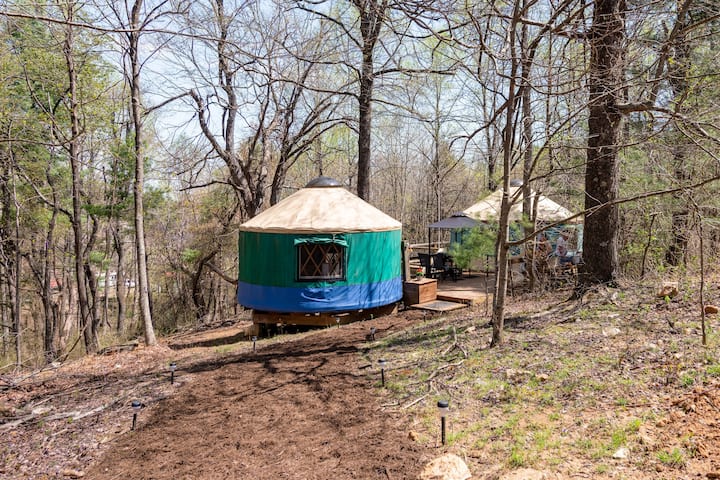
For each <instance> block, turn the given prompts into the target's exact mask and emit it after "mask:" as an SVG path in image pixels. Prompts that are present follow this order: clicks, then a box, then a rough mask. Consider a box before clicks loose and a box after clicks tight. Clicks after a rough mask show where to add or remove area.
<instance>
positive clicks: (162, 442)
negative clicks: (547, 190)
mask: <svg viewBox="0 0 720 480" xmlns="http://www.w3.org/2000/svg"><path fill="white" fill-rule="evenodd" d="M685 288H688V289H689V287H683V286H681V288H680V294H679V295H678V296H677V297H676V298H675V299H672V300H668V299H662V298H658V297H657V296H656V293H655V286H653V285H648V286H642V285H637V284H635V285H632V286H627V287H626V288H623V289H617V290H616V289H601V290H599V291H597V292H593V293H589V294H588V295H586V296H585V298H584V299H583V301H582V302H578V301H572V302H570V301H565V299H566V298H567V297H568V294H569V292H568V291H561V292H554V293H552V294H544V295H529V294H527V295H523V296H516V297H514V298H511V299H510V301H509V304H508V317H507V322H506V325H505V327H506V330H505V333H506V340H505V342H504V343H503V344H502V345H500V346H498V347H493V348H490V347H489V340H490V328H489V323H488V319H487V318H486V317H485V316H484V313H485V312H484V308H482V309H480V308H478V309H473V308H469V309H464V310H460V311H457V312H454V313H452V314H448V315H430V314H429V313H427V312H423V311H419V310H405V311H401V312H400V313H398V314H397V315H392V316H387V317H382V318H377V319H374V320H372V321H366V322H357V323H354V324H349V325H343V326H340V327H331V328H326V329H321V330H315V331H311V332H305V333H298V334H292V335H291V334H285V335H279V336H276V337H273V338H269V339H261V340H258V341H257V343H256V349H255V350H253V344H252V342H250V341H248V340H247V339H245V338H244V337H243V335H242V328H243V325H242V324H240V323H238V324H235V325H232V326H227V327H222V328H217V329H213V330H205V331H201V332H194V333H189V334H183V335H176V336H173V337H169V338H165V339H163V340H162V344H161V345H159V346H156V347H142V346H141V347H138V348H136V349H135V350H133V351H127V352H119V353H115V354H111V355H96V356H89V357H85V358H83V359H81V360H77V361H73V362H67V363H66V364H63V365H59V366H55V367H52V368H47V369H45V370H43V371H38V372H26V373H23V374H13V375H10V374H3V375H1V376H0V434H1V438H2V442H0V478H3V479H5V478H7V479H25V478H29V479H54V478H81V477H83V478H90V479H100V480H109V479H120V478H122V479H126V478H131V479H135V480H138V479H148V480H149V479H155V480H166V479H227V478H236V479H282V478H287V479H347V478H356V479H368V480H371V479H385V480H387V479H390V480H398V479H414V478H417V476H418V473H419V472H420V471H421V469H422V467H423V465H425V464H426V463H427V462H429V461H430V460H432V459H433V458H435V457H437V456H439V455H441V454H442V453H446V452H451V453H455V454H457V455H459V456H460V457H461V458H463V459H464V460H465V462H466V463H467V464H468V466H469V468H470V471H471V472H472V474H473V477H472V478H476V479H488V480H489V479H510V478H514V479H519V478H546V479H575V478H593V479H605V478H607V479H610V478H617V479H620V478H624V479H640V480H643V479H661V478H666V479H690V478H720V391H719V388H720V358H719V357H720V355H719V352H718V343H719V342H720V338H719V337H718V335H717V332H718V329H720V322H718V318H717V316H708V317H707V318H706V326H707V329H706V330H707V332H708V336H707V338H708V342H707V343H708V345H707V346H703V345H702V344H701V334H700V332H701V323H700V315H699V314H698V312H699V306H698V305H697V303H696V302H692V301H691V300H689V299H690V298H692V297H694V296H696V295H693V294H692V292H690V291H688V290H685ZM709 295H710V296H711V297H713V296H715V297H720V290H718V289H717V287H714V290H713V291H711V292H709ZM714 303H715V304H718V303H720V299H715V300H714ZM370 327H375V328H376V329H377V333H376V338H375V340H373V339H371V338H369V336H368V332H369V328H370ZM380 358H383V359H386V360H387V361H388V363H387V366H386V370H385V385H384V386H383V385H382V382H381V374H380V372H379V370H378V360H379V359H380ZM171 361H173V362H176V363H177V365H178V369H177V371H176V372H175V374H174V376H173V383H171V381H170V373H169V371H168V364H169V362H171ZM439 399H445V400H448V401H449V402H450V414H449V417H448V420H447V425H448V429H447V442H446V445H441V443H440V432H439V430H440V428H439V420H438V417H437V412H436V410H437V409H436V403H437V401H438V400H439ZM133 400H138V401H141V402H142V404H143V408H142V409H141V410H140V411H139V412H138V413H137V417H136V425H135V429H134V430H132V422H133V412H132V409H131V407H130V405H131V402H132V401H133ZM513 475H514V476H513ZM533 475H534V476H533Z"/></svg>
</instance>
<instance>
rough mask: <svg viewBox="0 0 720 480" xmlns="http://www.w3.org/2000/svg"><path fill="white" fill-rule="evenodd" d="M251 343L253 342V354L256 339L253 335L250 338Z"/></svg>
mask: <svg viewBox="0 0 720 480" xmlns="http://www.w3.org/2000/svg"><path fill="white" fill-rule="evenodd" d="M252 342H253V352H254V351H255V342H257V337H256V336H255V335H253V337H252Z"/></svg>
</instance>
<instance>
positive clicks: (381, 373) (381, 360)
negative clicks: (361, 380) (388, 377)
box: [378, 358, 387, 387]
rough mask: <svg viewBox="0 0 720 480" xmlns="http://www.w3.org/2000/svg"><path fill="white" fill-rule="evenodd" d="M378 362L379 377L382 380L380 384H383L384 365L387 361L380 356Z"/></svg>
mask: <svg viewBox="0 0 720 480" xmlns="http://www.w3.org/2000/svg"><path fill="white" fill-rule="evenodd" d="M378 363H379V364H380V379H381V381H382V386H383V387H384V386H385V366H386V365H387V362H386V361H385V359H383V358H381V359H380V360H378Z"/></svg>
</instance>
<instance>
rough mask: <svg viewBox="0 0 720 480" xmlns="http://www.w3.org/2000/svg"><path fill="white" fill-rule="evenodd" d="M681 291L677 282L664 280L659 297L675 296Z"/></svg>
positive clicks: (658, 293)
mask: <svg viewBox="0 0 720 480" xmlns="http://www.w3.org/2000/svg"><path fill="white" fill-rule="evenodd" d="M678 293H679V291H678V283H677V282H663V284H662V287H660V290H658V292H657V296H658V298H665V297H668V298H674V297H676V296H677V294H678Z"/></svg>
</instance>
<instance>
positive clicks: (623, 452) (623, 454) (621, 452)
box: [612, 447, 630, 460]
mask: <svg viewBox="0 0 720 480" xmlns="http://www.w3.org/2000/svg"><path fill="white" fill-rule="evenodd" d="M629 453H630V450H628V449H627V448H625V447H620V448H618V449H617V450H615V453H613V456H612V458H615V459H617V460H623V459H626V458H627V456H628V454H629Z"/></svg>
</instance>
